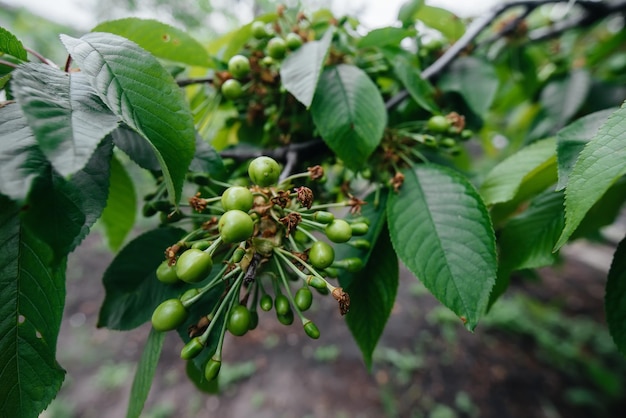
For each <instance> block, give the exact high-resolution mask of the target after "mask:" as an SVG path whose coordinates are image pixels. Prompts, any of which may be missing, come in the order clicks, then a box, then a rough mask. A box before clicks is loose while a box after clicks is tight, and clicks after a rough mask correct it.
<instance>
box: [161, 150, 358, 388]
mask: <svg viewBox="0 0 626 418" xmlns="http://www.w3.org/2000/svg"><path fill="white" fill-rule="evenodd" d="M280 172H281V170H280V166H279V164H278V163H277V162H276V161H275V160H273V159H272V158H269V157H265V156H263V157H258V158H256V159H254V160H252V161H251V162H250V164H249V167H248V175H249V178H250V180H251V181H252V183H254V185H253V186H251V187H243V186H237V185H226V184H222V183H220V182H217V183H218V184H221V185H222V186H224V187H226V186H228V187H227V188H226V189H225V190H224V191H223V193H222V194H221V195H220V196H214V197H210V198H203V197H201V196H200V193H198V194H197V195H196V196H194V197H192V198H190V199H189V202H190V206H191V207H192V208H193V209H194V211H196V212H198V215H200V214H205V215H206V216H205V219H207V220H206V221H205V222H203V223H202V224H201V225H200V226H199V227H198V228H196V229H195V230H193V231H191V232H190V233H189V234H187V235H186V236H185V237H184V238H182V239H181V240H179V241H178V242H177V243H175V244H174V245H172V246H171V247H169V248H168V249H167V250H166V252H165V256H166V259H165V260H164V261H163V262H162V263H161V264H160V265H159V266H158V268H157V270H156V277H157V279H158V280H160V281H161V282H164V283H168V284H176V283H180V282H181V281H182V282H185V283H190V284H197V285H198V287H193V288H191V289H189V290H187V291H185V292H184V293H183V294H182V295H181V296H180V297H178V298H172V299H168V300H166V301H164V302H162V303H161V304H160V305H159V306H158V307H157V308H156V309H155V310H154V312H153V315H152V326H153V327H154V329H155V330H156V331H161V332H162V331H170V330H174V329H179V328H181V327H182V326H183V325H184V324H185V323H186V322H187V320H188V317H189V315H190V308H191V307H192V305H195V306H200V307H201V312H202V316H201V317H200V318H195V317H194V318H193V321H194V323H193V324H192V325H191V326H190V327H189V328H188V335H189V337H190V338H191V339H190V341H189V342H188V343H187V344H186V345H185V346H184V348H183V349H182V351H181V358H183V359H185V360H190V359H193V358H195V357H196V356H198V354H199V353H200V352H202V351H203V350H205V349H210V350H213V349H214V350H215V351H214V352H213V353H212V356H211V357H210V359H209V360H208V362H207V363H206V366H205V377H206V379H207V380H209V381H211V380H213V379H215V378H216V377H217V375H218V373H219V370H220V366H221V353H222V345H223V341H224V335H225V333H226V331H228V332H230V333H231V334H232V335H235V336H242V335H244V334H246V333H247V332H248V331H249V330H252V329H254V328H256V326H257V324H258V320H259V318H258V314H257V306H258V307H260V308H261V309H262V310H263V311H270V310H272V309H274V310H275V312H276V316H277V319H278V321H279V322H280V323H282V324H284V325H291V324H292V323H293V322H294V318H295V316H296V315H297V317H298V318H299V319H300V320H301V322H302V326H303V328H304V332H305V333H306V334H307V335H308V336H309V337H311V338H314V339H317V338H319V335H320V331H319V329H318V328H317V326H316V325H315V323H313V322H312V321H311V320H310V319H308V318H307V317H306V316H305V315H304V312H306V311H307V310H308V309H309V308H310V307H311V305H312V302H313V291H312V289H313V290H315V291H317V292H319V293H320V294H329V293H330V294H332V296H333V297H334V298H335V299H336V300H337V301H338V303H339V308H340V312H341V314H345V313H346V312H348V310H349V306H350V299H349V296H348V294H347V293H345V292H344V291H343V290H342V288H341V287H336V286H333V285H332V284H331V283H329V281H328V280H327V277H337V275H338V274H339V272H340V269H345V270H347V271H350V272H356V271H358V270H360V269H361V268H362V267H363V263H362V261H361V259H360V258H346V259H342V260H335V251H334V249H333V246H332V245H331V244H329V243H328V242H326V241H331V242H332V243H347V244H349V245H352V246H354V247H356V248H360V249H367V248H369V242H368V241H366V240H365V239H363V238H362V237H361V238H354V239H353V236H362V235H364V234H366V233H367V231H368V222H367V219H365V218H363V217H355V218H354V219H351V220H350V221H347V220H344V219H339V218H336V217H335V215H334V214H333V213H332V212H330V211H329V210H330V208H332V207H338V206H344V207H345V206H348V205H350V203H349V202H341V203H329V204H321V205H314V202H313V192H312V191H311V189H309V188H307V187H298V188H294V187H293V185H292V181H293V180H295V179H298V178H304V177H308V178H309V179H311V180H315V179H319V178H320V177H322V176H323V170H322V169H321V167H319V166H316V167H313V168H309V169H308V170H307V172H304V173H299V174H294V175H291V176H289V177H287V178H285V179H284V180H282V181H280V182H279V184H277V182H278V180H279V177H280ZM324 236H325V237H326V238H327V240H326V239H324V240H323V239H321V238H324ZM218 254H219V260H220V263H218V262H216V261H215V262H214V260H217V259H218ZM214 264H215V265H219V264H221V265H222V267H221V269H220V270H219V272H217V274H215V271H214V267H215V266H214ZM211 273H213V274H211ZM294 288H295V289H294ZM294 290H295V292H294ZM194 312H197V310H195V311H194ZM294 314H295V315H294ZM196 319H197V322H195V321H196ZM210 337H211V338H210ZM215 341H217V344H215ZM214 347H215V348H214Z"/></svg>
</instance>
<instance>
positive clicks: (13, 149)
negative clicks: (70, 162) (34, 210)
mask: <svg viewBox="0 0 626 418" xmlns="http://www.w3.org/2000/svg"><path fill="white" fill-rule="evenodd" d="M47 166H48V162H47V160H46V157H45V156H44V155H43V153H42V152H41V150H40V149H39V146H38V145H37V141H36V140H35V135H34V134H33V131H32V130H31V129H30V128H29V127H28V122H27V121H26V118H25V117H24V114H23V113H22V110H21V108H20V107H19V106H18V105H17V104H8V105H6V106H3V107H0V194H4V195H5V196H8V197H10V198H11V199H12V200H16V201H22V200H24V199H25V198H26V196H27V195H28V192H29V191H30V187H31V184H32V182H33V180H34V179H35V178H36V177H37V176H38V175H39V173H41V172H42V171H45V168H46V167H47Z"/></svg>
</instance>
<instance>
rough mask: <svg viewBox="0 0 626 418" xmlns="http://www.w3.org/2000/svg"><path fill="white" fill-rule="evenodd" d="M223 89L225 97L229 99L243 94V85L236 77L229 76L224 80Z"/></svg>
mask: <svg viewBox="0 0 626 418" xmlns="http://www.w3.org/2000/svg"><path fill="white" fill-rule="evenodd" d="M221 91H222V94H223V95H224V97H226V98H227V99H228V100H235V99H238V98H240V97H241V96H242V95H243V87H242V86H241V83H240V82H239V81H237V80H235V79H234V78H229V79H228V80H226V81H224V84H222V87H221Z"/></svg>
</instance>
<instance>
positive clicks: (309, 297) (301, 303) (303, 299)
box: [294, 286, 313, 311]
mask: <svg viewBox="0 0 626 418" xmlns="http://www.w3.org/2000/svg"><path fill="white" fill-rule="evenodd" d="M294 302H295V303H296V306H297V307H298V309H300V310H301V311H306V310H307V309H309V308H310V307H311V304H312V303H313V293H312V292H311V289H309V288H308V287H306V286H305V287H301V288H300V289H298V291H297V292H296V295H295V296H294Z"/></svg>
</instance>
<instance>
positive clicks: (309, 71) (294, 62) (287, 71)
mask: <svg viewBox="0 0 626 418" xmlns="http://www.w3.org/2000/svg"><path fill="white" fill-rule="evenodd" d="M332 40H333V31H332V30H328V31H326V33H325V34H324V36H323V37H322V39H320V40H319V41H312V42H307V43H305V44H304V45H302V46H301V47H300V48H299V49H298V50H296V51H295V52H292V53H291V54H290V55H289V56H288V57H287V58H286V59H285V60H284V61H283V63H282V64H281V66H280V81H281V83H282V84H283V86H284V87H285V88H286V89H287V91H288V92H289V93H291V94H293V96H294V97H295V98H296V99H298V101H299V102H300V103H302V104H303V105H305V106H306V107H307V108H308V107H309V106H311V102H312V101H313V95H314V94H315V88H316V87H317V81H318V80H319V78H320V74H321V73H322V69H323V66H324V62H325V61H326V57H327V56H328V51H329V48H330V42H331V41H332Z"/></svg>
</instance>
